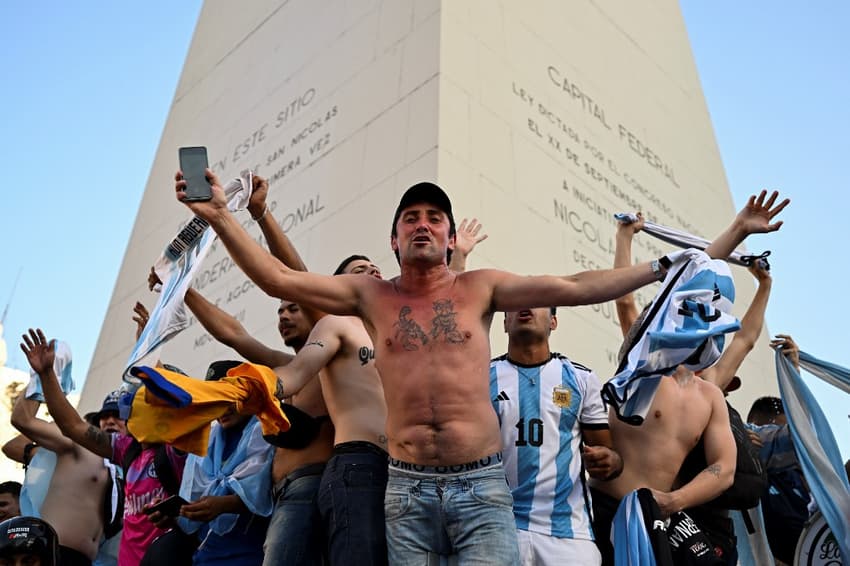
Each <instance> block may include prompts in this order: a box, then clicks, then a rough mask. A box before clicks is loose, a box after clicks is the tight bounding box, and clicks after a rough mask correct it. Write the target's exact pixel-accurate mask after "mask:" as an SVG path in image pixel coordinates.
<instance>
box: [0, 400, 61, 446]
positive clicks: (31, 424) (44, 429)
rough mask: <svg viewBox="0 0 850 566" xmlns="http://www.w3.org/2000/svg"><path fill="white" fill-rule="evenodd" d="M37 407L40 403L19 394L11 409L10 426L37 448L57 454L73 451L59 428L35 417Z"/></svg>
mask: <svg viewBox="0 0 850 566" xmlns="http://www.w3.org/2000/svg"><path fill="white" fill-rule="evenodd" d="M39 405H41V403H39V402H38V401H35V400H33V399H27V398H26V396H25V395H24V394H23V393H21V394H20V395H19V396H18V399H17V401H15V406H14V408H12V426H13V427H15V428H16V429H18V430H19V431H20V432H21V433H22V434H24V435H25V436H26V437H27V438H30V439H32V441H33V442H35V443H36V444H38V445H39V446H43V447H44V448H47V449H48V450H52V451H53V452H56V453H57V454H59V453H62V452H67V451H70V450H73V449H74V443H73V442H71V440H70V439H68V438H65V436H63V435H62V431H60V430H59V427H57V426H56V425H55V424H53V423H49V422H47V421H43V420H41V419H40V418H38V417H37V416H36V413H38V407H39Z"/></svg>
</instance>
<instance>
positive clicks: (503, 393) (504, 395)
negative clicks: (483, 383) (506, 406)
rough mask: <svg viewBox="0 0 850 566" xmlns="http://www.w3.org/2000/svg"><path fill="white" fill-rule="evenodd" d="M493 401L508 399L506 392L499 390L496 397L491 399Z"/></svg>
mask: <svg viewBox="0 0 850 566" xmlns="http://www.w3.org/2000/svg"><path fill="white" fill-rule="evenodd" d="M493 401H510V398H509V397H508V394H507V393H505V392H504V391H500V392H499V394H498V395H497V396H496V398H495V399H493Z"/></svg>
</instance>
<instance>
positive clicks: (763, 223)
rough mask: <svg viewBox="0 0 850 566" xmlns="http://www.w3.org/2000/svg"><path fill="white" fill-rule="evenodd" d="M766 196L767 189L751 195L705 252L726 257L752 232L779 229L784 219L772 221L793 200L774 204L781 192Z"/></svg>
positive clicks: (759, 232) (713, 255)
mask: <svg viewBox="0 0 850 566" xmlns="http://www.w3.org/2000/svg"><path fill="white" fill-rule="evenodd" d="M765 197H767V191H762V192H761V193H759V195H758V196H756V195H751V196H750V198H749V200H748V201H747V204H746V205H745V206H744V208H742V209H741V211H740V212H739V213H738V215H737V216H735V219H734V220H733V221H732V224H730V225H729V227H728V228H726V230H724V231H723V232H722V233H721V234H720V235H719V236H717V237H716V238H715V239H714V241H713V242H711V244H710V245H709V246H708V247H707V248H706V249H705V253H707V254H708V256H709V257H713V258H716V259H726V258H727V257H729V255H731V253H732V252H734V251H735V248H737V247H738V245H739V244H740V243H741V242H743V241H744V239H746V237H747V236H749V235H750V234H765V233H768V232H775V231H776V230H779V228H780V227H781V226H782V221H781V220H780V221H779V222H774V223H773V224H771V222H770V221H771V220H773V219H774V217H776V215H777V214H779V213H780V212H782V209H783V208H785V207H786V206H788V204H789V203H790V202H791V200H790V199H785V200H783V201H782V202H780V203H779V204H777V205H776V206H774V203H776V199H777V198H778V197H779V192H778V191H773V193H771V195H770V197H767V200H765Z"/></svg>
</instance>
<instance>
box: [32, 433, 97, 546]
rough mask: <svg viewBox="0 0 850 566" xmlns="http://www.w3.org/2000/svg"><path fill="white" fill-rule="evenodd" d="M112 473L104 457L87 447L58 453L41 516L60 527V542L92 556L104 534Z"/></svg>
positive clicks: (56, 527)
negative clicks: (105, 504)
mask: <svg viewBox="0 0 850 566" xmlns="http://www.w3.org/2000/svg"><path fill="white" fill-rule="evenodd" d="M108 476H109V472H108V470H107V469H106V467H105V466H104V464H103V458H101V457H100V456H98V455H96V454H93V453H92V452H89V451H88V450H86V449H85V448H82V447H80V446H77V447H75V448H74V449H73V450H69V451H67V452H63V453H61V454H57V455H56V469H55V470H54V471H53V478H52V479H51V480H50V488H49V489H48V491H47V496H46V497H45V498H44V503H43V504H42V506H41V516H42V518H43V519H44V520H45V521H47V522H48V523H50V525H51V526H52V527H53V528H54V529H56V533H57V534H58V535H59V544H61V545H62V546H67V547H69V548H73V549H74V550H76V551H78V552H81V553H82V554H84V555H86V556H88V557H89V558H92V559H93V558H94V557H95V555H96V554H97V548H98V544H99V543H100V537H101V535H102V534H103V519H102V517H103V509H102V506H103V497H104V489H105V487H106V480H107V477H108ZM81 517H84V518H85V520H80V518H81Z"/></svg>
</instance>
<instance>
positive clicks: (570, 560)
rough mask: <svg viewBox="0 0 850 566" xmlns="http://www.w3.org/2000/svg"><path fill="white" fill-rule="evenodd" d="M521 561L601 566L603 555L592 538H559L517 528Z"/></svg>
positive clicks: (537, 565)
mask: <svg viewBox="0 0 850 566" xmlns="http://www.w3.org/2000/svg"><path fill="white" fill-rule="evenodd" d="M517 541H518V542H519V563H520V564H521V565H522V566H549V565H555V564H557V565H558V566H561V565H563V564H571V565H576V566H600V564H602V556H601V555H600V554H599V549H598V548H596V543H595V542H593V541H592V540H586V539H575V538H558V537H553V536H549V535H544V534H542V533H535V532H532V531H523V530H519V529H517Z"/></svg>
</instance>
